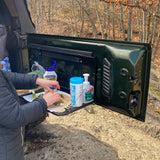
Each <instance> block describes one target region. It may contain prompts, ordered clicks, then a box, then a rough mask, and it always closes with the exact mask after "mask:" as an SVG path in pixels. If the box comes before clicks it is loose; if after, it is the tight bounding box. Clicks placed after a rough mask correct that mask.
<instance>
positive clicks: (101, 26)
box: [95, 0, 105, 39]
mask: <svg viewBox="0 0 160 160" xmlns="http://www.w3.org/2000/svg"><path fill="white" fill-rule="evenodd" d="M97 5H98V2H97V1H96V0H95V9H96V14H97V19H98V22H99V26H100V30H101V34H102V39H104V38H105V35H104V28H103V25H102V22H101V18H100V15H99V10H98V6H97Z"/></svg>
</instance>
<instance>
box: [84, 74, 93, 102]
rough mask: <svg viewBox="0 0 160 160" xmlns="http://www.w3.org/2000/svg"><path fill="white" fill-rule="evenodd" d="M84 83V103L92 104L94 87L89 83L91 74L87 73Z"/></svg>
mask: <svg viewBox="0 0 160 160" xmlns="http://www.w3.org/2000/svg"><path fill="white" fill-rule="evenodd" d="M83 76H84V82H83V103H90V102H92V101H93V96H94V87H93V86H92V85H91V84H90V82H89V81H88V77H89V74H88V73H85V74H83Z"/></svg>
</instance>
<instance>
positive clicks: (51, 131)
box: [25, 63, 160, 160]
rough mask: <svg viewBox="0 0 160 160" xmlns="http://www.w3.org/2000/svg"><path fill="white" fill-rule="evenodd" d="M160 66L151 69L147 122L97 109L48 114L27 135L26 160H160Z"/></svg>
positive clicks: (99, 107)
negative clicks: (63, 114) (67, 113)
mask: <svg viewBox="0 0 160 160" xmlns="http://www.w3.org/2000/svg"><path fill="white" fill-rule="evenodd" d="M158 64H159V63H158ZM158 64H156V63H152V67H151V76H150V91H149V98H148V106H147V113H146V121H145V122H140V121H138V120H135V119H133V118H130V117H127V116H124V115H121V114H119V113H116V112H113V111H111V110H109V109H106V108H103V107H101V106H98V105H89V106H88V107H86V108H83V109H81V110H78V111H76V112H74V113H71V114H69V115H67V116H60V117H59V116H55V115H53V114H50V113H49V117H47V118H46V120H45V121H44V122H42V123H41V124H39V125H37V126H36V127H34V128H30V129H28V130H27V131H26V141H25V143H26V152H25V153H26V154H25V159H26V160H160V153H159V151H160V150H159V149H160V97H159V93H158V92H157V90H159V89H160V71H159V66H158Z"/></svg>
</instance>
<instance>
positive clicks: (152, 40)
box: [150, 5, 160, 48]
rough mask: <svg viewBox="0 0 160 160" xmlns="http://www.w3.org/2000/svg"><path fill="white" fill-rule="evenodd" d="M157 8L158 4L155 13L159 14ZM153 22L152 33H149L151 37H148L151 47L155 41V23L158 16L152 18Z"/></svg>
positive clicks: (159, 7) (159, 6) (158, 7)
mask: <svg viewBox="0 0 160 160" xmlns="http://www.w3.org/2000/svg"><path fill="white" fill-rule="evenodd" d="M159 9H160V5H158V6H157V7H156V13H155V14H156V15H158V14H159ZM153 20H154V22H153V27H152V35H151V39H150V43H151V45H152V47H153V48H154V43H155V35H156V31H157V24H158V18H157V17H156V16H155V17H154V18H153Z"/></svg>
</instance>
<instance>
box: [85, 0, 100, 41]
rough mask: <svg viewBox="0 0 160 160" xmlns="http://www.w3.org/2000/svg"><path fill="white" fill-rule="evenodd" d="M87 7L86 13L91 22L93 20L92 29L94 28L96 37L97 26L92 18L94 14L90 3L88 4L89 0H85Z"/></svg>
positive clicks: (95, 36)
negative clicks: (91, 11)
mask: <svg viewBox="0 0 160 160" xmlns="http://www.w3.org/2000/svg"><path fill="white" fill-rule="evenodd" d="M85 6H86V7H85V8H84V11H85V13H86V14H87V16H88V18H89V20H90V22H91V27H92V30H93V35H94V38H98V35H97V28H96V26H95V22H94V20H93V19H92V15H91V13H90V7H89V4H88V0H85Z"/></svg>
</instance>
